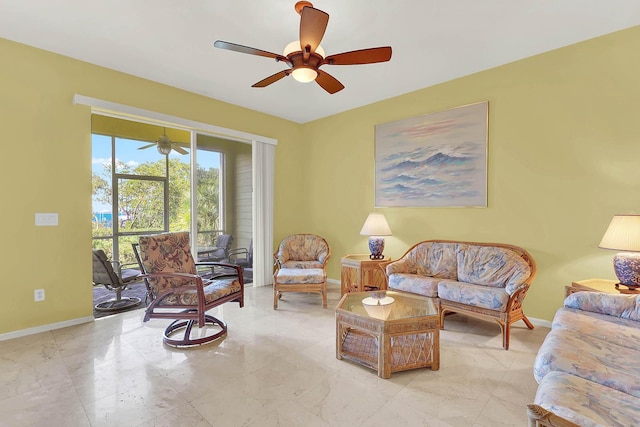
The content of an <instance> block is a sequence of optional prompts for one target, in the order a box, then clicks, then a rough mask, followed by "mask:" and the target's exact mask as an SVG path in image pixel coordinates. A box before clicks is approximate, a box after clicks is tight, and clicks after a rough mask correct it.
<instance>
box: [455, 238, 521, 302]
mask: <svg viewBox="0 0 640 427" xmlns="http://www.w3.org/2000/svg"><path fill="white" fill-rule="evenodd" d="M457 258H458V259H457V261H458V280H459V281H461V282H467V283H473V284H476V285H483V286H493V287H498V288H506V290H507V292H508V293H509V294H512V293H513V291H515V290H516V289H517V288H518V286H520V285H521V284H522V283H524V282H525V281H526V280H527V279H528V278H529V276H530V275H531V269H530V268H529V265H528V264H527V263H526V262H525V260H523V259H522V257H521V256H519V255H518V254H517V253H515V252H514V251H512V250H509V249H506V248H499V247H491V246H475V245H467V247H466V248H465V249H464V250H460V251H458V254H457Z"/></svg>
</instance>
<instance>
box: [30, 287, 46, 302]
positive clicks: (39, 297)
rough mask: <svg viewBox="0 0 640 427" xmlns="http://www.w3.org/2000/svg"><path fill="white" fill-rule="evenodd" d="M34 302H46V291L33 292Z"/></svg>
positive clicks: (37, 290)
mask: <svg viewBox="0 0 640 427" xmlns="http://www.w3.org/2000/svg"><path fill="white" fill-rule="evenodd" d="M33 300H34V301H44V289H36V290H35V291H33Z"/></svg>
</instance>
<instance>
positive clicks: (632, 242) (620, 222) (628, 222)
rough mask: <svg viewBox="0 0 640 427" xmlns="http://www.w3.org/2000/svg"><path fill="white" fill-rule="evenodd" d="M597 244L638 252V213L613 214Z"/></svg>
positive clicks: (639, 239)
mask: <svg viewBox="0 0 640 427" xmlns="http://www.w3.org/2000/svg"><path fill="white" fill-rule="evenodd" d="M598 246H599V247H600V248H602V249H614V250H617V251H630V252H640V215H614V217H613V219H612V220H611V223H610V224H609V228H607V231H606V232H605V233H604V236H603V237H602V240H601V241H600V245H598Z"/></svg>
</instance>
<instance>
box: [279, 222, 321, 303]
mask: <svg viewBox="0 0 640 427" xmlns="http://www.w3.org/2000/svg"><path fill="white" fill-rule="evenodd" d="M330 256H331V249H330V248H329V244H328V243H327V241H326V240H325V239H323V238H322V237H320V236H316V235H315V234H293V235H291V236H288V237H286V238H285V239H284V240H282V242H280V246H279V247H278V250H277V251H276V252H275V253H274V254H273V257H274V258H275V261H276V271H275V272H274V273H273V309H274V310H277V309H278V300H279V299H280V298H282V293H283V292H316V293H319V294H320V295H321V296H322V306H323V307H324V308H327V272H326V270H325V267H326V265H327V261H328V260H329V257H330Z"/></svg>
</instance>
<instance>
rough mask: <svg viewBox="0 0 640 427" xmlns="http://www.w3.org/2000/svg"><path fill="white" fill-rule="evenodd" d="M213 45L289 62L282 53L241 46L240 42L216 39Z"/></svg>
mask: <svg viewBox="0 0 640 427" xmlns="http://www.w3.org/2000/svg"><path fill="white" fill-rule="evenodd" d="M213 45H214V46H215V47H217V48H219V49H226V50H232V51H234V52H240V53H248V54H249V55H257V56H264V57H265V58H272V59H275V60H276V61H284V62H287V63H288V62H289V60H288V59H287V58H286V57H284V56H282V55H278V54H277V53H273V52H267V51H266V50H260V49H256V48H254V47H248V46H242V45H240V44H235V43H230V42H225V41H222V40H216V41H215V43H214V44H213Z"/></svg>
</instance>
